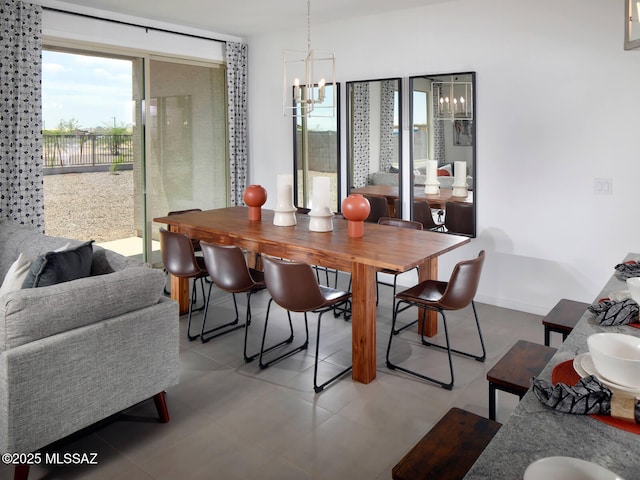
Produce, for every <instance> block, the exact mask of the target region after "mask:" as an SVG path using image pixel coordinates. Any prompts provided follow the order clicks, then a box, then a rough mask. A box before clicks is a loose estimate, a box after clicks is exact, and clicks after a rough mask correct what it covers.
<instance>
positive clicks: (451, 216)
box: [444, 202, 474, 235]
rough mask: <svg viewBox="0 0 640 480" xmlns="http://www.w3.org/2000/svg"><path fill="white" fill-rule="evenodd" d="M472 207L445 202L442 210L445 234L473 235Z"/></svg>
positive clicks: (470, 205)
mask: <svg viewBox="0 0 640 480" xmlns="http://www.w3.org/2000/svg"><path fill="white" fill-rule="evenodd" d="M473 227H474V225H473V205H472V204H470V203H461V202H447V203H446V205H445V209H444V228H445V229H446V230H447V232H451V233H459V234H462V235H473V231H474V228H473Z"/></svg>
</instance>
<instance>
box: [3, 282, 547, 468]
mask: <svg viewBox="0 0 640 480" xmlns="http://www.w3.org/2000/svg"><path fill="white" fill-rule="evenodd" d="M342 281H343V279H341V282H342ZM380 294H381V301H380V305H379V307H378V324H377V362H378V371H377V378H376V379H375V381H373V382H372V383H370V384H369V385H363V384H359V383H354V382H353V381H352V380H351V378H350V376H347V377H343V378H342V379H340V380H339V381H337V382H336V383H333V384H331V385H330V386H329V387H328V388H327V389H326V390H325V391H324V392H322V393H320V394H317V395H316V394H314V393H313V388H312V380H313V360H314V357H313V353H314V352H315V333H314V332H315V326H316V325H317V324H316V316H315V315H312V316H311V317H310V321H309V324H310V325H309V326H310V332H311V339H310V346H309V349H308V350H307V351H305V352H302V353H298V354H296V355H294V356H292V357H290V358H288V359H286V360H283V361H282V362H280V363H277V364H275V365H274V366H272V367H270V368H268V369H265V370H260V368H259V367H258V364H257V362H256V361H254V362H252V363H248V364H246V363H245V362H244V360H243V357H242V344H243V336H244V333H243V330H238V331H236V332H233V333H231V334H229V335H225V336H222V337H219V338H216V339H213V340H211V341H210V342H208V343H206V344H203V343H201V342H200V341H199V340H197V341H193V342H189V341H188V340H187V339H186V324H187V318H186V315H185V316H183V317H181V319H180V324H181V337H180V345H181V349H180V350H181V353H180V359H181V378H180V383H179V384H178V385H176V386H173V387H171V388H169V389H168V390H167V402H168V407H169V413H170V415H171V421H170V422H169V423H168V424H160V423H157V422H156V418H157V416H156V413H155V408H154V406H153V402H152V401H146V402H143V403H141V404H139V405H137V406H135V407H133V408H131V409H129V410H127V411H126V412H124V413H123V414H121V415H117V416H115V417H113V418H111V419H109V421H106V422H103V423H102V424H100V425H98V426H94V427H93V428H90V429H87V431H84V432H81V434H79V435H77V436H74V437H73V438H71V439H67V440H66V441H64V442H61V444H60V445H59V446H58V447H57V448H58V449H59V451H61V452H80V453H84V452H97V453H98V457H97V461H98V465H86V466H73V467H71V466H67V467H63V466H46V467H45V466H34V467H32V468H31V472H30V476H29V478H30V479H31V480H35V479H48V480H50V479H75V478H86V479H172V480H173V479H201V478H202V479H225V480H235V479H276V478H277V479H281V480H282V479H285V480H286V479H295V480H301V479H332V480H336V479H356V478H357V479H372V480H377V479H390V478H391V469H392V467H393V466H394V465H395V464H396V463H397V462H398V460H399V459H400V458H402V456H403V455H404V454H405V453H406V452H407V451H408V450H409V449H410V448H411V447H412V446H413V445H414V444H415V443H416V442H417V441H418V440H419V439H420V438H422V436H423V435H424V434H425V433H426V432H427V431H428V430H429V429H430V428H431V427H432V426H433V425H434V424H435V422H437V421H438V420H439V418H440V417H441V416H442V415H443V414H444V413H446V411H447V410H448V409H449V408H450V407H452V406H457V407H461V408H465V409H467V410H470V411H472V412H475V413H477V414H480V415H483V416H487V415H488V386H487V381H486V372H487V371H488V370H489V369H490V368H491V367H492V366H493V364H494V363H495V362H497V361H498V360H499V358H500V357H501V356H502V354H503V353H504V352H505V351H506V350H507V349H509V348H510V347H511V345H513V343H514V342H515V341H516V340H517V339H520V338H522V339H527V340H530V341H536V342H539V343H542V341H543V329H542V325H541V317H540V316H538V315H532V314H527V313H523V312H518V311H514V310H508V309H504V308H498V307H494V306H490V305H485V304H478V305H477V308H478V315H479V318H480V322H481V325H482V329H483V334H484V337H485V344H486V347H487V360H486V362H485V363H479V362H476V361H474V360H472V359H468V358H465V357H459V356H454V370H455V375H456V378H455V379H456V383H455V386H454V388H453V390H452V391H447V390H444V389H442V388H440V387H438V386H435V385H431V384H428V383H425V382H421V381H418V380H417V379H413V378H409V377H407V376H406V375H404V374H401V373H396V372H392V371H390V370H388V369H387V368H386V366H385V360H384V355H385V350H386V345H387V341H388V333H389V330H390V325H391V307H390V304H391V290H390V289H389V288H386V287H381V290H380ZM213 295H214V302H215V308H213V309H210V313H209V315H210V317H209V322H213V321H216V319H218V321H219V320H220V319H223V318H229V316H230V315H231V314H232V309H233V307H232V302H231V298H230V297H229V296H227V295H222V294H221V293H220V292H218V291H216V290H215V289H214V293H213ZM238 299H239V304H240V309H241V310H240V311H241V315H243V312H244V305H245V297H244V295H241V296H239V297H238ZM267 300H268V294H267V293H266V292H264V293H260V294H256V295H254V296H253V300H252V306H253V313H254V322H253V323H252V328H251V329H250V348H252V349H257V348H258V345H259V343H258V342H259V338H260V335H261V333H262V328H261V327H262V323H263V322H262V320H263V318H264V313H265V311H266V304H267ZM272 311H274V313H275V314H276V315H277V317H273V318H274V320H273V324H272V323H271V321H270V328H271V325H273V327H274V329H273V338H274V339H275V338H276V337H278V335H279V336H280V337H285V336H286V331H285V324H286V315H285V314H284V312H283V311H281V310H279V309H278V307H276V309H275V310H273V309H272ZM407 315H409V317H407V318H410V316H411V314H410V312H407ZM201 318H202V316H201V313H198V314H196V315H195V316H194V322H195V325H196V326H199V325H200V322H201ZM448 318H449V325H450V334H451V342H452V344H454V345H455V346H456V347H457V348H463V349H464V348H468V349H476V350H477V349H479V343H478V339H477V335H476V334H475V330H474V328H475V327H474V324H473V313H472V311H471V309H470V308H469V309H466V310H463V311H460V312H455V313H452V314H450V315H449V317H448ZM302 324H303V323H302V319H301V317H294V327H297V328H296V332H297V336H296V339H295V340H294V344H295V343H296V342H297V341H299V340H300V339H302V338H303V337H302V336H303V335H304V329H302V330H300V327H301V326H302ZM276 326H278V327H276ZM280 327H281V328H280ZM322 327H323V328H322V341H321V348H320V357H321V358H322V362H321V364H320V370H319V375H320V376H321V378H320V379H322V376H323V375H326V376H327V377H328V375H329V374H330V373H331V371H337V368H338V367H339V366H343V365H347V362H349V361H350V358H351V337H350V333H351V325H350V323H349V322H345V321H344V320H343V319H342V318H334V317H333V315H331V314H326V315H325V316H324V317H323V321H322ZM278 328H280V330H278ZM442 330H443V329H442V324H441V322H440V331H441V332H442ZM441 335H442V334H441V333H440V334H439V335H438V336H441ZM401 337H402V340H400V341H398V342H397V343H395V340H394V358H395V360H396V361H399V362H402V361H404V360H406V362H408V363H406V364H407V365H409V364H410V365H412V366H413V367H415V368H421V369H424V370H426V371H428V372H429V374H431V375H447V374H448V367H447V360H446V353H445V352H442V351H439V350H434V349H431V350H429V349H426V348H425V347H421V346H418V345H417V344H416V343H415V342H414V343H409V341H408V340H409V339H411V340H415V339H416V338H417V335H415V334H412V333H411V332H405V333H403V334H402V335H401ZM554 340H557V339H554ZM516 402H517V398H516V397H514V396H511V395H508V394H506V393H502V394H499V401H498V405H499V410H498V421H504V419H505V418H506V417H507V416H508V415H509V414H510V412H511V411H512V409H513V408H514V407H515V405H516ZM78 408H82V406H81V405H79V406H78ZM9 478H12V469H11V468H7V467H5V468H3V469H2V470H0V479H9Z"/></svg>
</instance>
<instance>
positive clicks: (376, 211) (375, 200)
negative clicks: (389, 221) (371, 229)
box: [364, 195, 389, 223]
mask: <svg viewBox="0 0 640 480" xmlns="http://www.w3.org/2000/svg"><path fill="white" fill-rule="evenodd" d="M364 198H366V199H367V200H369V205H370V206H371V211H370V212H369V216H368V217H367V218H365V219H364V221H365V222H369V223H378V220H379V219H380V218H381V217H388V216H389V204H388V203H387V199H386V198H384V197H377V196H373V195H364Z"/></svg>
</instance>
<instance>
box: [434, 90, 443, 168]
mask: <svg viewBox="0 0 640 480" xmlns="http://www.w3.org/2000/svg"><path fill="white" fill-rule="evenodd" d="M431 100H432V106H433V111H434V112H437V111H438V108H440V106H439V105H438V97H437V96H436V95H432V98H431ZM433 117H434V118H433V160H437V161H438V166H439V167H441V166H442V165H444V164H445V163H447V162H446V161H447V159H446V155H445V151H444V143H445V142H444V124H445V121H444V120H442V119H436V118H435V117H436V116H435V114H434V115H433Z"/></svg>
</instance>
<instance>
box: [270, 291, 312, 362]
mask: <svg viewBox="0 0 640 480" xmlns="http://www.w3.org/2000/svg"><path fill="white" fill-rule="evenodd" d="M271 300H273V299H271ZM271 300H269V306H268V307H267V316H266V318H265V319H264V331H263V333H262V344H261V346H260V358H259V360H258V365H260V368H261V369H263V370H264V369H265V368H267V367H270V366H271V365H273V364H274V363H276V362H278V361H280V360H282V359H284V358H287V357H290V356H291V355H293V354H295V353H298V352H301V351H302V350H306V349H307V347H308V346H309V323H308V322H307V312H304V329H305V333H306V337H305V340H304V343H303V344H302V345H300V346H298V347H295V348H293V349H291V350H289V351H287V352H285V353H283V354H282V355H279V356H277V357H276V358H273V359H271V360H269V361H268V362H263V361H262V357H263V355H264V354H265V353H267V352H268V351H270V350H273V349H274V348H276V347H278V346H279V345H281V344H282V343H290V342H287V341H286V340H285V342H281V343H280V344H279V345H274V346H273V347H270V348H268V349H266V350H265V348H264V342H265V340H266V338H267V325H268V323H269V307H270V306H271ZM287 316H288V317H289V325H291V326H292V325H293V324H292V323H291V312H289V311H288V310H287ZM291 328H292V329H293V326H292V327H291ZM290 339H291V340H293V333H292V334H291V337H290ZM287 340H289V339H287Z"/></svg>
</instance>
